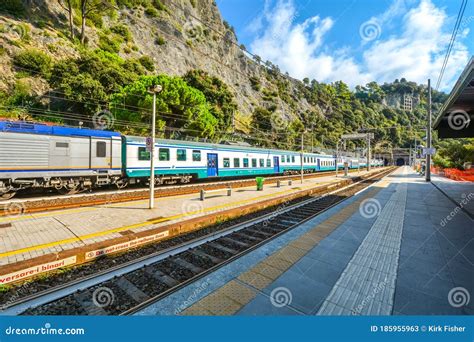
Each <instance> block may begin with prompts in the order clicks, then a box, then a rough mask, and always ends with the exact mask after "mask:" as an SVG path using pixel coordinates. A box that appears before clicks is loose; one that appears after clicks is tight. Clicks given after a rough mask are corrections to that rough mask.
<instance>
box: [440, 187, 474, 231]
mask: <svg viewBox="0 0 474 342" xmlns="http://www.w3.org/2000/svg"><path fill="white" fill-rule="evenodd" d="M461 197H462V200H461V202H460V203H459V205H458V206H456V207H455V208H454V209H453V210H451V212H450V213H449V215H447V216H446V217H445V218H443V219H442V220H441V222H440V223H439V224H440V225H441V227H444V226H446V225H447V224H448V222H449V221H451V220H452V219H453V218H454V216H456V214H457V213H459V212H460V211H461V210H462V209H463V208H464V207H465V206H466V205H467V204H468V203H469V202H470V201H471V200H472V199H474V192H470V193H469V194H468V195H466V194H462V195H461Z"/></svg>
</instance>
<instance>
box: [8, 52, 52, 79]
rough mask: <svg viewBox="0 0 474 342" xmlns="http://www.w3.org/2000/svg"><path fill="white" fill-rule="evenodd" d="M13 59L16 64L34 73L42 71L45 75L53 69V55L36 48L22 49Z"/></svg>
mask: <svg viewBox="0 0 474 342" xmlns="http://www.w3.org/2000/svg"><path fill="white" fill-rule="evenodd" d="M13 61H14V64H15V65H16V66H18V67H20V68H24V69H26V71H28V72H29V73H32V74H35V73H40V74H42V75H43V76H45V75H46V74H48V73H49V71H50V69H51V57H49V56H48V55H47V54H45V53H44V52H42V51H40V50H36V49H29V50H24V51H21V52H20V53H18V54H17V55H16V56H15V57H14V59H13Z"/></svg>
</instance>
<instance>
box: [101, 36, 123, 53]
mask: <svg viewBox="0 0 474 342" xmlns="http://www.w3.org/2000/svg"><path fill="white" fill-rule="evenodd" d="M121 44H122V39H121V38H120V37H116V36H115V37H111V36H110V35H107V34H101V35H100V36H99V47H100V48H101V49H102V50H105V51H107V52H112V53H118V52H119V51H120V45H121Z"/></svg>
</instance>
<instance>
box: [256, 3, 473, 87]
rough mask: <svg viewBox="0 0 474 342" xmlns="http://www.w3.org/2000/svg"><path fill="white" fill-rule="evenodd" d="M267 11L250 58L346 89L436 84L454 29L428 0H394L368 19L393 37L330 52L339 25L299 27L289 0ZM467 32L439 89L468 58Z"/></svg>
mask: <svg viewBox="0 0 474 342" xmlns="http://www.w3.org/2000/svg"><path fill="white" fill-rule="evenodd" d="M265 8H266V9H265V12H264V14H263V16H262V17H261V18H260V19H259V20H260V21H261V23H263V24H262V26H261V27H262V28H263V27H264V28H265V29H264V30H263V32H261V34H260V35H259V36H257V38H256V39H254V41H253V42H252V44H251V50H252V51H253V52H254V53H256V54H258V55H260V56H261V57H262V58H263V59H264V60H270V61H272V62H273V63H275V64H277V65H279V66H280V68H281V69H282V70H284V71H288V72H289V73H290V75H292V76H293V77H297V78H300V79H302V78H304V77H309V78H314V79H316V80H318V81H323V82H333V81H337V80H343V81H344V82H346V83H348V84H349V85H350V86H355V85H357V84H365V83H367V82H370V81H372V80H375V81H377V82H381V83H383V82H391V81H393V80H394V79H396V78H402V77H405V78H406V79H408V80H412V81H416V82H419V83H424V82H426V80H427V79H428V78H431V79H432V80H433V82H436V80H437V77H438V74H439V71H440V69H441V66H442V63H443V60H444V55H445V52H446V47H447V45H448V43H449V39H450V35H451V30H452V25H453V23H452V21H453V20H450V18H448V17H447V15H446V13H445V11H444V10H443V9H440V8H437V7H436V6H435V5H433V3H432V2H431V1H430V0H421V1H420V2H416V3H414V0H394V2H393V3H392V5H391V6H390V7H389V8H388V9H387V11H385V12H384V13H382V14H381V15H379V16H377V17H372V18H369V19H368V20H367V21H368V22H374V23H376V25H377V26H378V29H380V30H382V32H384V29H387V30H388V31H389V27H393V26H395V23H396V26H395V28H396V30H395V31H393V34H391V35H389V34H385V35H383V36H382V37H380V35H379V34H377V36H376V37H377V39H375V40H371V41H367V40H365V41H364V40H362V39H361V41H360V44H361V45H360V46H358V47H353V48H348V47H343V48H341V49H339V50H337V51H333V50H331V49H330V48H329V46H328V45H327V44H326V43H325V38H326V36H327V34H328V32H330V31H331V29H333V27H334V25H336V24H339V25H341V24H342V22H338V23H335V22H334V20H333V19H332V18H330V17H326V18H321V17H320V16H313V17H310V18H308V19H306V20H305V21H303V22H297V20H296V19H297V17H298V15H297V12H296V9H295V6H294V3H293V2H292V0H278V2H277V3H276V4H275V5H274V6H270V5H269V3H268V2H267V3H266V6H265ZM451 19H452V18H451ZM361 24H362V23H361ZM468 32H469V30H464V31H463V32H460V33H459V35H458V39H457V43H456V44H455V45H454V47H453V50H452V52H451V57H450V60H449V63H448V67H447V68H446V71H445V76H444V78H443V82H442V85H441V89H446V90H449V88H450V87H451V86H452V84H453V82H454V81H455V80H456V77H457V75H458V74H459V72H460V71H461V70H462V68H463V67H464V65H465V64H466V63H467V61H468V59H469V52H468V50H467V47H466V46H465V45H464V44H463V43H462V39H463V38H465V36H466V35H467V34H468ZM378 33H380V32H378ZM384 33H385V32H384ZM374 37H375V36H374ZM360 47H362V48H364V51H363V53H362V54H359V55H358V56H357V58H356V57H354V56H355V55H357V51H356V52H354V51H355V50H356V49H357V48H360Z"/></svg>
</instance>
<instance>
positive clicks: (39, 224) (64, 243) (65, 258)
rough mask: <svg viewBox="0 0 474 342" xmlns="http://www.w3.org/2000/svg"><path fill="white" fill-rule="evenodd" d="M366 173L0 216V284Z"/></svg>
mask: <svg viewBox="0 0 474 342" xmlns="http://www.w3.org/2000/svg"><path fill="white" fill-rule="evenodd" d="M379 170H380V169H374V170H372V171H371V172H378V171H379ZM366 174H367V171H360V172H353V173H350V174H349V176H347V177H342V175H341V174H339V177H338V178H336V177H335V176H324V177H313V178H309V177H307V178H306V179H305V180H304V183H303V184H301V183H300V182H299V181H293V183H292V185H291V186H290V185H288V181H285V182H282V186H281V187H277V186H276V185H274V184H271V185H265V186H264V189H263V191H257V190H256V186H252V187H248V188H238V189H234V190H233V191H232V195H231V196H227V193H226V191H223V192H219V193H210V194H208V195H207V196H206V199H205V200H204V201H201V200H200V199H199V193H195V194H190V195H189V194H188V195H180V196H172V197H163V198H156V199H155V209H152V210H150V209H148V201H147V200H141V201H134V202H125V203H116V204H110V205H99V206H91V207H82V208H75V209H67V210H58V211H51V212H44V213H32V214H22V215H16V216H8V217H1V218H0V283H8V282H11V281H12V280H14V279H17V280H18V279H19V278H18V277H23V276H25V275H28V274H31V273H29V271H31V270H29V269H28V267H32V268H35V269H34V270H33V271H32V272H33V273H34V272H38V271H41V270H43V267H45V268H47V269H51V268H58V267H61V266H68V265H74V264H77V263H79V262H80V261H81V262H84V261H88V260H89V261H90V260H92V259H93V258H95V257H97V256H101V255H104V254H109V253H110V254H111V253H115V252H119V251H125V250H126V249H128V248H131V247H136V246H138V245H140V244H144V243H148V242H150V241H157V240H161V239H164V238H167V237H170V236H172V232H174V233H176V234H178V233H181V232H186V231H191V230H193V229H194V228H196V227H199V226H200V225H205V224H206V223H208V222H206V218H207V217H209V215H211V214H216V215H217V214H220V213H227V212H229V211H232V210H234V211H235V212H236V214H235V215H236V216H238V215H240V214H241V212H240V211H241V210H250V209H249V208H250V207H254V206H255V204H259V203H262V208H264V207H263V205H271V203H270V202H271V201H273V200H277V199H279V198H285V197H286V196H288V195H291V194H295V196H296V194H297V193H302V192H305V191H315V192H317V191H318V189H321V191H322V190H323V189H325V188H327V187H328V186H332V185H337V184H341V182H348V180H349V179H351V178H354V177H358V176H364V175H366ZM241 208H246V209H241ZM260 209H261V208H260ZM237 214H238V215H237ZM217 219H218V217H217V218H216V220H217ZM193 220H194V221H193ZM190 221H191V223H189V222H190ZM182 222H188V223H187V224H188V226H186V227H184V226H183V224H182ZM170 227H171V228H170ZM188 228H189V229H188ZM171 229H174V230H173V231H172V230H171ZM81 258H82V260H79V259H81ZM33 260H34V261H35V262H34V263H33ZM38 265H40V266H41V267H40V268H38ZM19 272H20V273H19Z"/></svg>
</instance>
